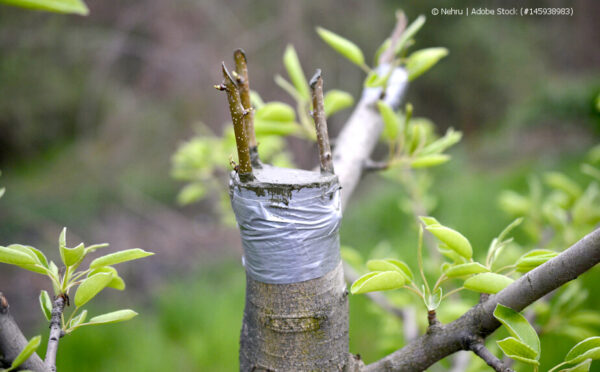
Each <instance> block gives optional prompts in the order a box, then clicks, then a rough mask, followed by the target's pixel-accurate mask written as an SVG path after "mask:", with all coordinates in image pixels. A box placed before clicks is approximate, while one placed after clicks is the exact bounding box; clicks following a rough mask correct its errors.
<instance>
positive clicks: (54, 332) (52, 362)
mask: <svg viewBox="0 0 600 372" xmlns="http://www.w3.org/2000/svg"><path fill="white" fill-rule="evenodd" d="M64 309H65V297H63V296H57V297H56V298H55V299H54V303H53V304H52V317H51V318H50V336H49V337H48V348H47V349H46V359H45V360H44V362H45V363H46V366H47V367H48V369H49V370H50V371H51V372H56V353H57V352H58V342H59V340H60V338H61V337H62V336H63V333H62V314H63V311H64Z"/></svg>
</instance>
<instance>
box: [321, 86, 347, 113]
mask: <svg viewBox="0 0 600 372" xmlns="http://www.w3.org/2000/svg"><path fill="white" fill-rule="evenodd" d="M353 104H354V98H352V95H351V94H350V93H348V92H344V91H343V90H337V89H333V90H330V91H329V92H327V93H326V94H325V97H324V98H323V106H324V107H325V116H326V117H329V116H331V115H333V114H335V113H336V112H338V111H341V110H343V109H345V108H347V107H350V106H352V105H353Z"/></svg>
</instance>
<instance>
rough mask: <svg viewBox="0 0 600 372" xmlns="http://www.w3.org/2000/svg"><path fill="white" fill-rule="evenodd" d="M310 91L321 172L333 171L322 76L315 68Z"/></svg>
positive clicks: (330, 172)
mask: <svg viewBox="0 0 600 372" xmlns="http://www.w3.org/2000/svg"><path fill="white" fill-rule="evenodd" d="M310 89H311V91H312V104H313V114H312V116H313V119H314V121H315V126H316V128H317V145H318V146H319V159H320V161H321V173H329V174H332V173H333V161H332V159H331V158H332V157H331V146H330V145H329V134H328V133H327V120H326V119H325V107H324V103H323V78H322V77H321V70H317V72H316V73H315V75H314V76H313V78H312V79H311V80H310Z"/></svg>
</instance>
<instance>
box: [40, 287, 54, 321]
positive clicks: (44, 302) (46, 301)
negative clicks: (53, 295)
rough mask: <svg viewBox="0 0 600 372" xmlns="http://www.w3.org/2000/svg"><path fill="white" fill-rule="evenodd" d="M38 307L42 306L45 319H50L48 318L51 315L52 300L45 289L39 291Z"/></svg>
mask: <svg viewBox="0 0 600 372" xmlns="http://www.w3.org/2000/svg"><path fill="white" fill-rule="evenodd" d="M40 307H41V308H42V312H43V313H44V316H45V317H46V320H48V321H50V318H51V317H52V300H51V299H50V295H49V294H48V292H46V291H41V292H40Z"/></svg>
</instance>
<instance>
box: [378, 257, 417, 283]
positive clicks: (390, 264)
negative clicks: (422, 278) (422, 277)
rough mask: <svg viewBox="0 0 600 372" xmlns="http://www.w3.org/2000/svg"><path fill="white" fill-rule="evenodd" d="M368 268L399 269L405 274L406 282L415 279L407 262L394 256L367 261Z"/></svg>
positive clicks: (380, 269) (379, 269) (381, 269)
mask: <svg viewBox="0 0 600 372" xmlns="http://www.w3.org/2000/svg"><path fill="white" fill-rule="evenodd" d="M367 269H369V270H371V271H398V272H399V273H400V274H402V275H404V277H405V279H406V282H407V283H410V282H412V281H413V273H412V271H411V270H410V268H409V267H408V265H407V264H406V263H404V262H403V261H400V260H396V259H394V258H387V259H377V260H369V261H367Z"/></svg>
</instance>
